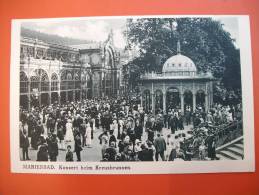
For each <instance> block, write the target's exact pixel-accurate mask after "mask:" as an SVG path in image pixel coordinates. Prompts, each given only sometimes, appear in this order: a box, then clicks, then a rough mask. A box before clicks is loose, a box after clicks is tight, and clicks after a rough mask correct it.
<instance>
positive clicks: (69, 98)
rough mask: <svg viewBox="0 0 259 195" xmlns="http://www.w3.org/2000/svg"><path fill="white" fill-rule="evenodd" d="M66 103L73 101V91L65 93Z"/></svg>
mask: <svg viewBox="0 0 259 195" xmlns="http://www.w3.org/2000/svg"><path fill="white" fill-rule="evenodd" d="M67 101H69V102H72V101H73V91H68V92H67Z"/></svg>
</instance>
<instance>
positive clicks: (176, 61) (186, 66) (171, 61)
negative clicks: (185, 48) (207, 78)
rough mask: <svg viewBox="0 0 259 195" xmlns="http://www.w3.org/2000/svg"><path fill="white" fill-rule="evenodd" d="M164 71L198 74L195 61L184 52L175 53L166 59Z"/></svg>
mask: <svg viewBox="0 0 259 195" xmlns="http://www.w3.org/2000/svg"><path fill="white" fill-rule="evenodd" d="M162 72H163V73H177V72H179V73H183V72H184V73H187V72H190V73H194V74H196V72H197V68H196V66H195V64H194V62H193V61H192V60H191V59H190V58H188V57H187V56H184V55H182V54H180V53H179V54H177V55H174V56H172V57H170V58H168V59H167V60H166V62H165V63H164V65H163V70H162Z"/></svg>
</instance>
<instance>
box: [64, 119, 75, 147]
mask: <svg viewBox="0 0 259 195" xmlns="http://www.w3.org/2000/svg"><path fill="white" fill-rule="evenodd" d="M73 139H74V136H73V125H72V121H71V119H68V120H67V124H66V136H65V140H66V142H71V141H72V140H73Z"/></svg>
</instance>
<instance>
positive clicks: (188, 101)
mask: <svg viewBox="0 0 259 195" xmlns="http://www.w3.org/2000/svg"><path fill="white" fill-rule="evenodd" d="M192 108H193V94H192V92H191V91H190V90H186V91H185V92H184V110H185V111H191V110H192Z"/></svg>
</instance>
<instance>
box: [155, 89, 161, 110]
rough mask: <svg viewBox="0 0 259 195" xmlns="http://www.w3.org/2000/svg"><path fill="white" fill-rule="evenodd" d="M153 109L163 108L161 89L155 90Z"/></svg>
mask: <svg viewBox="0 0 259 195" xmlns="http://www.w3.org/2000/svg"><path fill="white" fill-rule="evenodd" d="M155 110H156V112H157V111H158V110H163V93H162V91H161V90H156V92H155Z"/></svg>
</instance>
